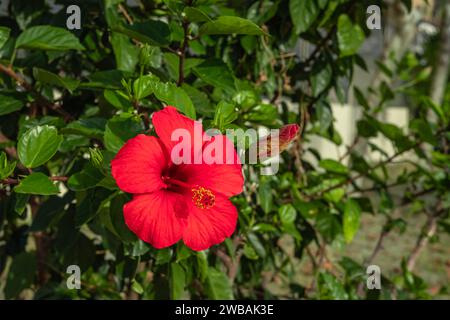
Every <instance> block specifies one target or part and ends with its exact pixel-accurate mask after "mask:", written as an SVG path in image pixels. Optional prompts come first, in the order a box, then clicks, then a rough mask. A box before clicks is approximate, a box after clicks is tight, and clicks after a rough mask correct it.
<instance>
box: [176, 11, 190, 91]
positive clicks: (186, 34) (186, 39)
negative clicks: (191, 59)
mask: <svg viewBox="0 0 450 320" xmlns="http://www.w3.org/2000/svg"><path fill="white" fill-rule="evenodd" d="M183 31H184V39H183V43H182V44H181V48H180V53H179V55H180V62H179V65H178V82H177V86H181V85H182V84H183V82H184V60H185V58H186V49H187V47H188V43H189V22H188V21H187V20H184V21H183Z"/></svg>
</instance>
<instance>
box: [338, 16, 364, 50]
mask: <svg viewBox="0 0 450 320" xmlns="http://www.w3.org/2000/svg"><path fill="white" fill-rule="evenodd" d="M337 37H338V43H339V50H340V52H341V53H340V56H341V57H345V56H351V55H354V54H355V53H357V52H358V49H359V47H360V46H361V45H362V43H363V42H364V39H365V35H364V31H363V30H362V29H361V27H360V26H359V25H356V24H353V23H352V21H351V20H350V18H349V17H348V16H347V15H346V14H343V15H341V16H339V20H338V31H337Z"/></svg>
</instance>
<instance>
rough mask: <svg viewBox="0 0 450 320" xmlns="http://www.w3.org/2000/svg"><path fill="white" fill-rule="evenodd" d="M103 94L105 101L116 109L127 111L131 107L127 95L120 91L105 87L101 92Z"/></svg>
mask: <svg viewBox="0 0 450 320" xmlns="http://www.w3.org/2000/svg"><path fill="white" fill-rule="evenodd" d="M103 96H104V97H105V99H106V101H108V102H109V103H111V104H112V105H113V106H114V107H115V108H117V109H120V110H124V111H127V110H128V109H131V108H132V107H133V105H132V104H131V102H130V100H129V99H128V97H127V96H126V95H125V93H123V92H122V91H119V90H109V89H106V90H105V91H104V92H103Z"/></svg>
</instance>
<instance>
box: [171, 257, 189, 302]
mask: <svg viewBox="0 0 450 320" xmlns="http://www.w3.org/2000/svg"><path fill="white" fill-rule="evenodd" d="M169 276H170V278H169V285H170V298H171V299H173V300H179V299H181V298H182V297H183V293H184V287H185V285H186V275H185V272H184V269H183V268H182V267H181V266H180V265H179V264H178V263H176V262H172V263H171V264H170V271H169Z"/></svg>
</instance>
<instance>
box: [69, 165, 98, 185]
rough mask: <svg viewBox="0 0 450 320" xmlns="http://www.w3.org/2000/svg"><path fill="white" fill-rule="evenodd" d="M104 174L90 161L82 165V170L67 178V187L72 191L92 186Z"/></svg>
mask: <svg viewBox="0 0 450 320" xmlns="http://www.w3.org/2000/svg"><path fill="white" fill-rule="evenodd" d="M104 177H105V176H104V175H103V173H102V172H101V171H100V170H99V169H97V168H95V167H94V166H93V165H92V164H91V163H88V164H87V165H86V166H84V168H83V170H81V171H80V172H77V173H75V174H74V175H72V176H71V177H70V178H69V181H68V187H69V189H70V190H73V191H81V190H87V189H91V188H94V187H95V186H96V185H97V184H98V183H99V182H100V181H101V180H102V179H103V178H104Z"/></svg>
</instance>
